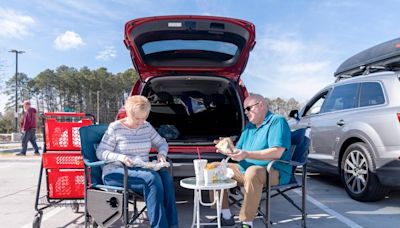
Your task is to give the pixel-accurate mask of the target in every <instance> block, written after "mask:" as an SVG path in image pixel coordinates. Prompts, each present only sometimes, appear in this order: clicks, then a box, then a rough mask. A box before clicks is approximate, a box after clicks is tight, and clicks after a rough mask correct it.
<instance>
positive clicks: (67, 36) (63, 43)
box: [54, 31, 85, 50]
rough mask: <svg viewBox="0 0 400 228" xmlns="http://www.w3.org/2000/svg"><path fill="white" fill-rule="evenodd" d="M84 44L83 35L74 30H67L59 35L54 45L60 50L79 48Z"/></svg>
mask: <svg viewBox="0 0 400 228" xmlns="http://www.w3.org/2000/svg"><path fill="white" fill-rule="evenodd" d="M84 44H85V43H84V42H83V40H82V37H81V36H80V35H79V34H78V33H75V32H74V31H66V32H65V33H64V34H61V35H59V36H57V38H56V39H55V40H54V46H55V48H56V49H58V50H68V49H72V48H78V47H79V46H82V45H84Z"/></svg>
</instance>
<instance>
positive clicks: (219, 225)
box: [214, 189, 224, 228]
mask: <svg viewBox="0 0 400 228" xmlns="http://www.w3.org/2000/svg"><path fill="white" fill-rule="evenodd" d="M220 192H221V197H220V196H219V194H218V191H216V190H214V198H215V201H216V208H217V223H218V228H221V217H220V215H221V207H222V197H223V194H224V190H223V189H221V191H220ZM220 199H221V200H220Z"/></svg>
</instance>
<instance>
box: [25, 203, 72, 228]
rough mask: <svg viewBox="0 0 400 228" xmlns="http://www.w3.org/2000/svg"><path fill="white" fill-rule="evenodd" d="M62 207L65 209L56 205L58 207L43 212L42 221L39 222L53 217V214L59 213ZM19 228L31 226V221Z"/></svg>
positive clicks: (29, 227) (30, 227)
mask: <svg viewBox="0 0 400 228" xmlns="http://www.w3.org/2000/svg"><path fill="white" fill-rule="evenodd" d="M64 209H65V208H62V207H58V208H55V209H53V210H51V211H49V212H48V213H43V215H42V223H41V224H43V222H44V221H46V220H48V219H50V218H51V217H53V216H54V215H56V214H58V213H60V212H61V211H62V210H64ZM32 221H33V218H32ZM21 228H32V222H31V223H27V224H25V225H24V226H22V227H21Z"/></svg>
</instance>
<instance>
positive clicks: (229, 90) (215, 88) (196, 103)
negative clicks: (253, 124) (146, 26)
mask: <svg viewBox="0 0 400 228" xmlns="http://www.w3.org/2000/svg"><path fill="white" fill-rule="evenodd" d="M142 95H144V96H146V97H148V99H149V100H150V102H151V104H152V108H151V112H150V115H149V118H148V121H149V122H150V123H151V124H152V125H153V127H154V128H156V129H157V130H158V132H159V133H160V134H161V135H162V136H164V137H165V138H166V139H167V140H168V142H169V145H190V144H192V145H212V142H213V140H214V139H218V137H224V136H238V135H239V134H240V132H241V129H242V127H243V123H244V117H243V112H242V111H241V109H242V105H241V100H240V97H239V95H238V94H237V92H236V88H235V87H234V86H233V85H232V82H231V80H228V79H226V78H223V77H210V76H196V77H193V76H186V77H185V76H169V77H160V78H154V79H153V80H150V81H149V82H148V83H147V84H146V86H145V87H144V89H143V91H142Z"/></svg>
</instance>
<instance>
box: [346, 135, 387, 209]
mask: <svg viewBox="0 0 400 228" xmlns="http://www.w3.org/2000/svg"><path fill="white" fill-rule="evenodd" d="M373 165H374V163H373V159H372V156H371V153H370V150H369V147H368V146H367V145H366V144H365V143H362V142H357V143H353V144H351V145H350V146H349V147H348V148H347V149H346V151H345V153H344V155H343V157H342V160H341V169H340V177H341V179H342V182H343V184H344V187H345V189H346V192H347V193H348V194H349V195H350V197H351V198H353V199H355V200H358V201H363V202H370V201H377V200H380V199H382V198H383V197H385V196H386V195H387V194H388V193H389V189H388V188H387V187H385V186H383V185H381V183H380V182H379V180H378V178H377V176H376V174H375V173H373V172H372V167H373Z"/></svg>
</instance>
